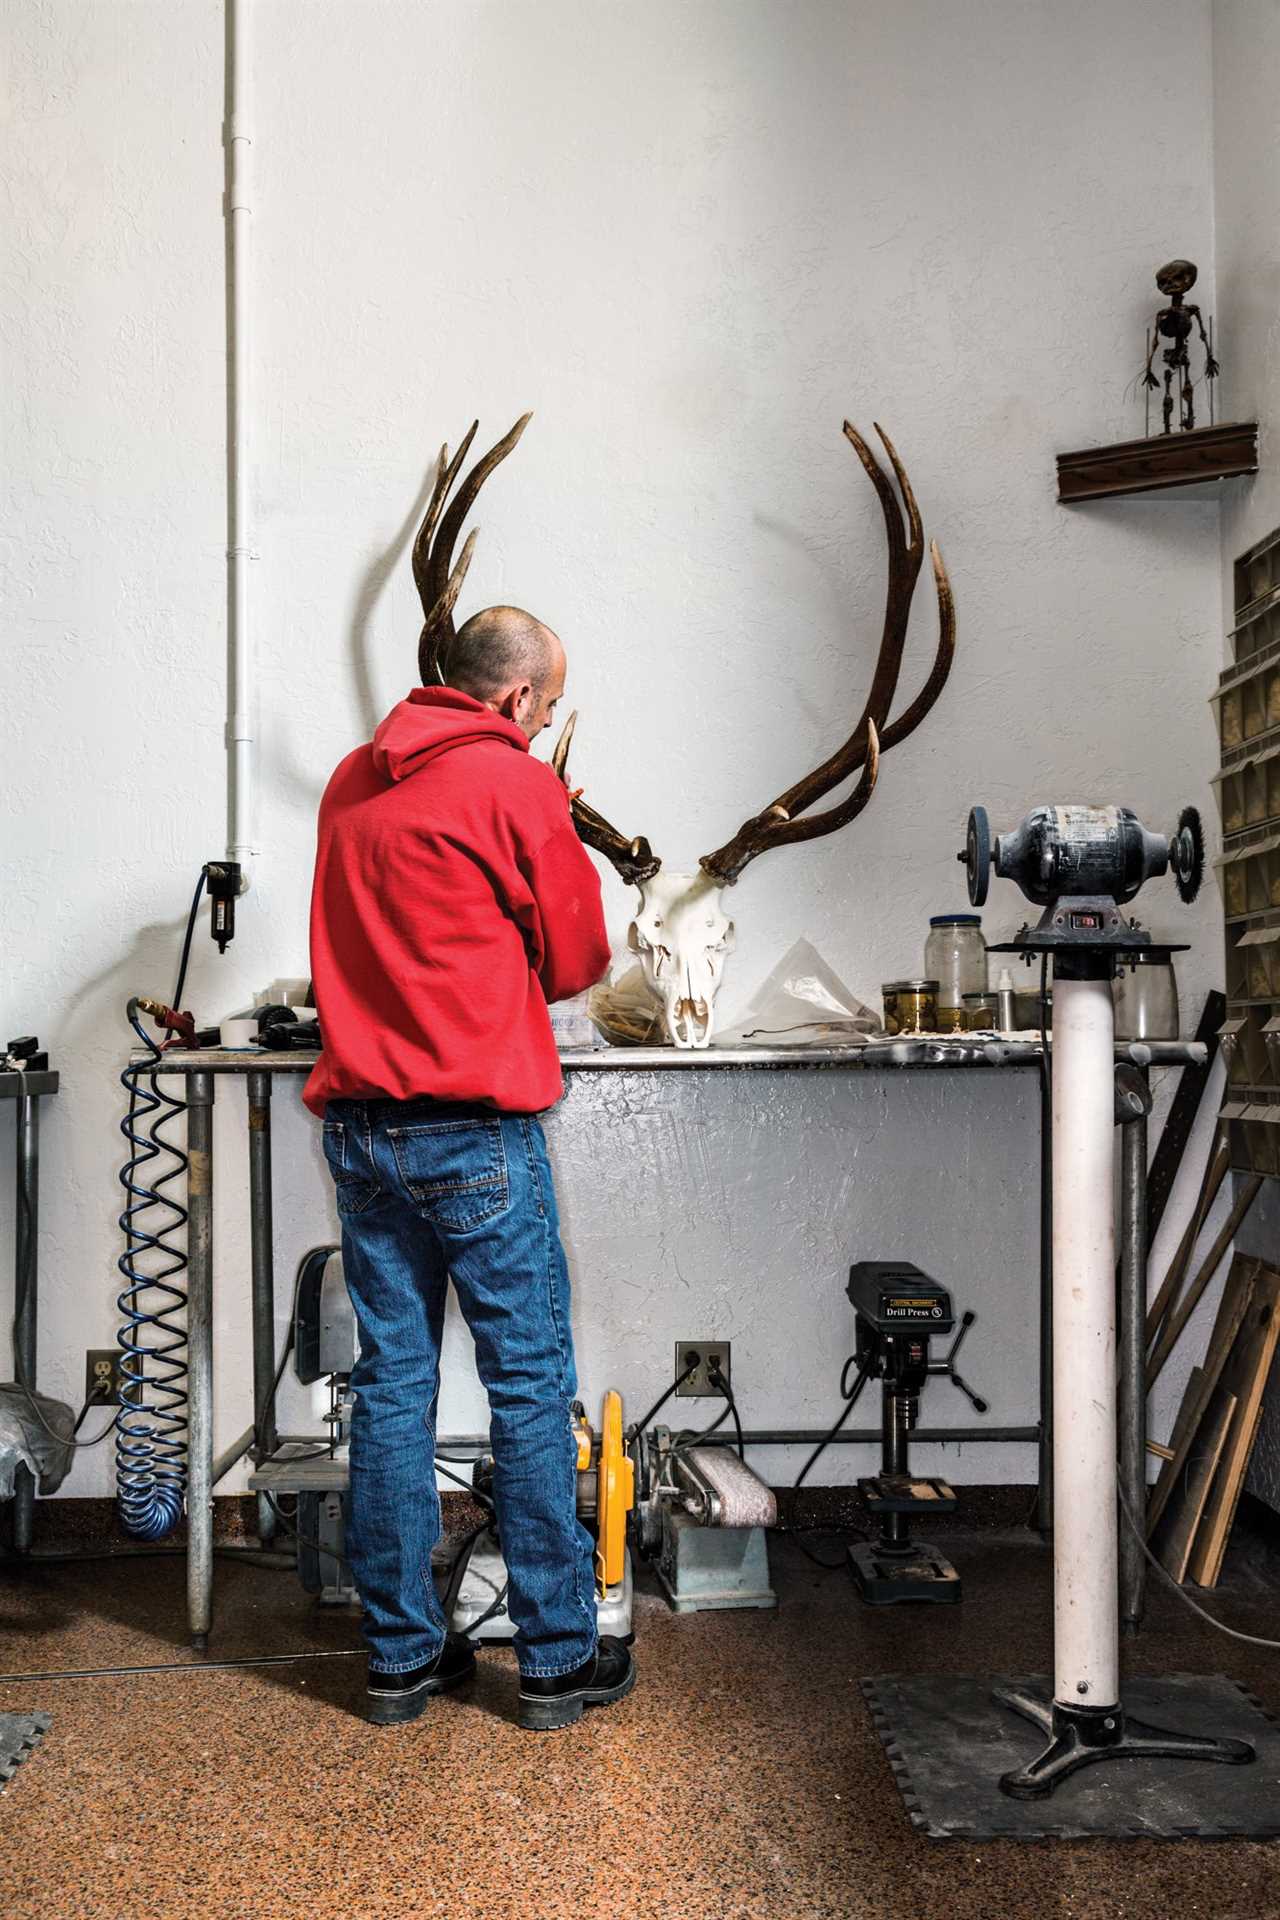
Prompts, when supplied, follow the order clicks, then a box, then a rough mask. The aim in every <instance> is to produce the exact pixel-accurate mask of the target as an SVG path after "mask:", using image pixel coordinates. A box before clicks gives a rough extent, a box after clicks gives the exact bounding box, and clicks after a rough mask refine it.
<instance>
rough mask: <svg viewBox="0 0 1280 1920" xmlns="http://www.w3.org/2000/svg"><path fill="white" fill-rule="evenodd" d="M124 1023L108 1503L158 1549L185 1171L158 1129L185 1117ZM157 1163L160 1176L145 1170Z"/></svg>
mask: <svg viewBox="0 0 1280 1920" xmlns="http://www.w3.org/2000/svg"><path fill="white" fill-rule="evenodd" d="M129 1024H130V1026H131V1027H132V1028H133V1030H134V1032H135V1033H136V1034H137V1035H138V1038H139V1039H140V1040H141V1041H142V1044H143V1045H144V1046H145V1047H146V1048H147V1050H148V1051H149V1052H150V1054H151V1056H152V1058H151V1060H150V1061H137V1062H131V1063H130V1064H129V1065H128V1066H127V1067H126V1068H125V1070H124V1072H123V1073H122V1074H121V1076H120V1079H121V1082H122V1084H123V1085H124V1087H125V1088H126V1090H127V1092H128V1095H129V1110H128V1113H127V1114H126V1116H125V1118H124V1119H123V1120H122V1121H121V1123H120V1131H121V1132H122V1133H123V1135H124V1137H125V1139H126V1140H127V1141H128V1142H129V1149H130V1152H129V1158H128V1160H127V1161H126V1162H125V1164H124V1166H123V1167H122V1168H121V1170H120V1184H121V1186H122V1187H123V1188H124V1190H125V1192H126V1194H127V1195H128V1200H127V1202H126V1205H125V1209H124V1212H123V1213H122V1214H121V1215H120V1226H121V1229H122V1231H123V1233H124V1239H125V1248H124V1252H123V1253H122V1254H121V1256H120V1259H119V1260H118V1262H117V1263H116V1264H117V1265H118V1267H119V1269H120V1272H121V1273H122V1274H123V1275H124V1277H125V1280H126V1283H127V1284H126V1286H125V1288H124V1291H123V1292H122V1293H121V1294H120V1295H119V1298H118V1301H117V1305H118V1306H119V1308H120V1311H121V1313H122V1314H123V1315H124V1324H123V1325H122V1326H121V1328H120V1331H119V1335H118V1338H119V1344H120V1350H121V1354H122V1356H123V1357H122V1359H121V1362H120V1373H121V1377H122V1382H123V1384H122V1386H121V1389H120V1411H119V1413H118V1414H117V1416H116V1501H117V1506H118V1509H119V1513H120V1520H121V1524H122V1525H123V1526H124V1529H125V1531H126V1532H127V1533H131V1534H132V1535H133V1536H134V1538H135V1539H137V1540H163V1539H164V1537H165V1535H166V1534H169V1533H172V1532H173V1529H174V1528H175V1527H176V1526H177V1524H178V1522H179V1520H180V1519H181V1518H182V1509H183V1504H184V1501H185V1498H186V1490H187V1411H186V1409H187V1390H186V1378H187V1363H186V1349H187V1335H186V1328H185V1326H184V1325H183V1321H182V1315H183V1313H184V1310H185V1308H186V1304H187V1295H186V1289H185V1287H183V1286H182V1285H181V1284H180V1276H181V1275H182V1274H183V1273H184V1272H185V1271H186V1265H187V1255H186V1250H185V1247H184V1246H183V1244H182V1242H181V1241H180V1240H175V1238H174V1236H175V1235H180V1234H181V1232H182V1229H183V1228H184V1227H185V1226H186V1223H187V1210H186V1208H185V1207H184V1206H183V1205H182V1204H181V1202H180V1201H179V1200H177V1199H176V1198H172V1197H170V1195H168V1194H167V1193H166V1192H165V1188H166V1187H168V1186H169V1185H170V1184H171V1183H172V1182H173V1181H175V1180H180V1179H181V1178H182V1177H183V1176H184V1175H185V1173H186V1170H187V1156H186V1154H185V1153H184V1152H183V1151H182V1149H181V1148H180V1147H178V1146H176V1145H175V1144H174V1143H173V1142H172V1141H170V1140H167V1139H166V1138H165V1137H164V1134H163V1132H162V1129H163V1128H164V1127H165V1126H166V1125H167V1124H168V1122H169V1121H171V1120H173V1119H174V1118H175V1117H176V1116H177V1115H179V1114H181V1113H185V1111H186V1102H185V1101H183V1100H175V1099H174V1098H173V1097H172V1095H170V1094H167V1093H165V1092H163V1091H162V1089H161V1087H160V1085H159V1082H158V1080H157V1078H156V1074H155V1072H154V1070H153V1069H154V1065H155V1063H156V1062H157V1061H159V1060H160V1058H161V1053H160V1049H159V1047H157V1046H156V1044H155V1042H154V1041H153V1040H152V1039H151V1037H150V1036H149V1034H148V1033H147V1032H146V1030H145V1028H144V1027H143V1026H142V1024H141V1022H140V1020H139V1018H138V1011H137V1006H136V1003H135V1002H134V1001H130V1003H129ZM154 1161H159V1162H160V1163H161V1168H162V1169H163V1170H162V1171H161V1170H157V1169H156V1168H154V1167H153V1166H152V1162H154Z"/></svg>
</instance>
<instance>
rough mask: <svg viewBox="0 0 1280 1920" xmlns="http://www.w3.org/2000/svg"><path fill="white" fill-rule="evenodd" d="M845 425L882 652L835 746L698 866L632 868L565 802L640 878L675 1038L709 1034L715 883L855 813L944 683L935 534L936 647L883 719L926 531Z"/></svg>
mask: <svg viewBox="0 0 1280 1920" xmlns="http://www.w3.org/2000/svg"><path fill="white" fill-rule="evenodd" d="M844 431H845V435H846V437H847V438H848V440H849V443H850V445H851V446H852V447H853V450H854V452H855V453H856V454H857V456H858V458H859V460H861V462H862V464H863V467H864V468H865V469H866V472H867V475H868V478H869V479H870V481H871V483H872V485H873V486H874V487H875V490H876V492H877V494H878V495H879V497H880V505H881V508H882V509H883V512H884V524H885V532H886V534H887V536H888V541H889V582H888V588H887V591H886V595H885V612H884V632H883V635H882V637H881V641H880V652H879V656H878V658H877V660H876V668H875V672H874V674H873V675H872V678H871V690H870V692H869V693H868V695H867V699H866V704H865V706H864V707H863V709H862V712H861V714H860V715H859V717H858V721H857V724H856V726H855V727H854V729H853V732H852V733H851V734H850V735H849V737H848V739H847V740H846V741H845V743H844V745H843V746H842V747H840V748H839V749H838V750H837V751H836V752H835V753H833V754H832V755H831V757H830V759H828V760H824V761H823V763H822V765H821V766H819V767H815V768H814V770H813V772H812V773H808V774H806V775H805V777H804V778H803V779H802V780H797V782H796V783H795V785H794V786H792V787H788V788H787V791H786V792H785V793H781V794H779V795H778V798H777V799H776V800H774V801H772V802H771V804H770V805H769V806H767V807H765V809H764V810H763V812H761V813H757V814H753V815H752V816H751V818H750V819H749V820H744V821H743V823H742V825H741V826H740V827H739V829H738V831H737V833H736V834H735V835H734V836H733V838H732V840H729V841H727V842H726V843H725V845H724V846H723V847H719V848H717V850H716V851H715V852H714V853H706V854H703V856H702V859H701V860H700V862H699V871H698V872H697V873H663V872H660V871H659V863H658V861H657V860H652V859H651V860H650V861H649V865H648V870H647V872H645V873H641V872H639V871H637V868H636V863H635V859H634V854H633V853H631V851H630V850H631V849H634V848H635V847H643V848H644V850H645V854H646V856H648V852H649V849H648V842H647V841H643V840H641V841H631V842H628V841H627V840H626V839H625V837H624V836H623V835H622V834H620V833H618V832H616V830H615V829H614V828H612V827H611V826H610V825H609V823H608V822H607V821H606V820H604V819H603V818H602V817H601V815H600V814H598V813H596V812H595V811H594V809H591V808H587V807H586V806H585V805H584V803H583V802H582V801H581V800H575V801H574V803H573V805H574V819H575V821H576V822H577V827H578V832H579V833H580V834H581V836H582V838H583V839H584V840H585V841H587V843H588V845H590V846H594V847H598V848H599V850H600V851H601V852H602V853H603V854H605V855H606V856H607V858H608V859H610V860H612V861H613V864H614V866H615V867H616V868H617V870H618V872H619V873H620V874H621V875H622V878H623V879H624V880H626V881H628V882H630V883H632V884H634V885H636V886H638V887H639V889H640V911H639V912H638V913H637V915H636V917H635V919H634V920H633V921H632V923H631V928H630V933H629V941H630V945H631V948H632V950H633V952H637V953H638V954H639V955H640V958H641V962H642V964H643V966H644V971H645V977H646V979H647V980H648V982H649V985H650V987H651V989H652V990H653V991H654V992H655V993H656V994H657V996H658V997H659V999H660V1000H661V1001H662V1003H663V1008H664V1012H665V1015H666V1023H667V1031H668V1032H669V1034H670V1035H671V1038H672V1040H673V1041H674V1042H675V1044H676V1046H678V1047H705V1046H707V1045H708V1043H709V1042H710V1039H711V1032H712V1026H713V1022H714V1012H713V1008H714V1002H715V995H716V990H717V988H718V987H719V985H720V978H721V975H722V973H723V971H724V961H725V955H726V954H727V953H729V952H730V951H731V950H732V946H733V935H734V927H733V921H732V920H731V919H730V918H729V915H728V913H727V912H726V910H725V906H724V901H723V897H722V895H723V889H724V888H725V887H728V886H732V885H733V883H734V882H735V881H736V880H737V879H738V876H739V875H740V874H741V873H742V871H743V869H744V868H745V867H746V866H747V864H748V862H749V861H751V860H754V859H755V858H756V856H757V854H761V853H765V852H767V851H768V849H769V848H770V847H784V846H788V845H790V844H792V843H793V842H794V841H797V840H816V839H817V838H818V837H819V836H820V835H822V834H826V833H835V832H836V831H837V829H838V828H840V827H844V826H848V824H849V822H850V821H851V820H855V819H856V818H857V816H858V815H859V814H860V813H861V812H862V809H863V808H864V807H865V806H866V804H867V802H868V800H870V798H871V795H872V793H873V792H874V790H875V784H876V776H877V774H878V773H879V770H880V757H881V755H882V754H884V753H887V752H888V750H889V748H890V747H896V746H897V744H898V742H899V741H900V740H905V739H906V737H907V735H908V734H909V733H914V731H915V729H916V728H917V727H918V726H919V725H920V722H921V721H922V720H923V719H924V717H925V715H926V714H927V713H928V712H929V710H930V708H931V707H932V706H933V705H934V702H935V701H936V700H937V698H938V695H939V694H940V693H941V692H942V689H943V687H944V686H945V685H946V681H947V675H948V674H949V673H950V671H951V662H952V659H953V657H954V654H955V633H956V621H955V604H954V601H953V600H952V597H951V583H950V581H949V580H948V579H947V570H946V568H945V567H944V566H943V564H942V555H941V554H940V553H939V551H938V547H937V543H936V542H931V543H930V546H929V557H930V560H931V561H932V564H933V577H934V584H935V587H936V589H937V595H938V624H939V634H938V649H937V652H936V654H935V655H934V661H933V667H932V669H931V671H930V673H929V677H928V679H927V680H926V681H925V683H924V686H923V687H922V688H921V689H920V692H919V693H918V694H917V695H916V697H915V699H914V700H913V701H912V702H911V704H910V706H909V707H907V709H906V710H905V712H903V713H902V714H900V715H899V716H898V718H897V719H896V720H891V719H890V718H889V711H890V708H891V707H892V705H893V698H894V695H895V693H896V692H897V689H898V675H899V673H900V671H901V668H902V654H903V649H904V647H905V645H906V639H907V621H908V618H909V616H910V613H911V599H912V595H913V594H914V592H915V586H916V580H917V578H918V576H919V573H920V566H921V563H922V561H923V559H924V535H923V532H922V529H921V523H920V510H919V508H918V507H917V506H916V499H915V495H914V493H913V492H912V490H911V482H910V481H909V480H908V478H907V475H906V470H905V468H904V467H903V465H902V462H901V461H900V460H899V458H898V455H897V452H896V451H895V449H894V446H893V442H892V441H891V440H890V438H889V436H888V434H887V433H885V431H884V429H883V428H882V427H880V426H877V427H876V432H877V433H878V434H879V435H880V438H881V440H882V442H883V443H884V450H885V452H886V453H887V454H888V456H889V462H890V465H891V466H892V468H893V471H894V473H895V475H896V476H897V481H898V487H899V490H900V492H901V494H902V506H901V507H900V506H899V504H898V499H897V495H896V494H895V493H894V490H893V486H892V484H891V482H890V480H889V477H888V475H887V474H886V473H885V472H884V470H883V469H882V468H881V466H880V464H879V462H878V461H877V459H876V457H875V455H874V454H873V453H872V451H871V449H870V447H869V446H868V445H867V443H866V441H865V440H864V439H863V438H862V436H861V435H860V434H859V433H858V432H857V431H856V430H855V428H853V427H851V426H850V424H849V422H848V421H847V420H846V421H845V423H844ZM904 508H905V513H906V521H905V527H904V522H903V509H904ZM576 719H577V715H576V714H572V715H570V718H569V721H568V724H567V725H566V727H565V730H564V733H563V734H562V736H561V739H560V743H559V745H558V747H557V748H556V754H555V767H556V771H557V772H558V773H559V775H560V777H561V779H562V780H564V781H565V782H566V784H567V782H568V749H569V741H570V739H571V738H572V735H573V727H574V722H575V721H576ZM855 774H859V775H860V777H859V779H858V781H857V783H856V785H855V786H854V788H853V790H852V792H851V793H849V794H848V795H847V796H846V798H845V799H844V800H842V801H840V802H839V803H838V804H837V805H836V806H834V807H828V808H827V809H826V810H825V811H824V812H822V813H810V812H808V809H809V808H810V807H812V806H813V804H814V802H815V801H817V800H821V799H822V798H823V797H824V795H826V794H828V793H830V792H831V791H832V789H833V788H835V787H838V786H840V785H841V784H842V782H844V781H845V780H848V779H852V778H853V776H854V775H855ZM588 816H589V817H588ZM621 849H626V850H627V851H625V852H622V851H620V850H621Z"/></svg>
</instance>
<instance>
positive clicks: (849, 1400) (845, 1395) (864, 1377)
mask: <svg viewBox="0 0 1280 1920" xmlns="http://www.w3.org/2000/svg"><path fill="white" fill-rule="evenodd" d="M856 1361H857V1355H856V1354H850V1355H849V1358H848V1359H847V1360H846V1361H845V1363H844V1365H843V1367H841V1369H840V1397H841V1399H842V1400H843V1401H844V1406H843V1407H842V1408H841V1411H840V1418H839V1419H838V1420H837V1421H835V1423H834V1424H833V1426H832V1427H831V1428H830V1430H829V1431H828V1432H827V1433H826V1434H824V1435H823V1437H822V1439H821V1440H819V1442H818V1444H817V1446H816V1447H815V1448H814V1450H813V1452H812V1453H811V1454H810V1455H809V1458H808V1459H807V1460H806V1461H805V1463H804V1465H803V1466H802V1467H801V1469H800V1471H799V1473H798V1474H797V1475H796V1477H795V1480H794V1482H793V1483H792V1485H793V1490H798V1489H799V1488H800V1487H802V1486H803V1485H804V1482H805V1480H806V1479H807V1478H808V1475H809V1472H810V1469H811V1468H812V1467H813V1465H814V1463H815V1461H816V1460H817V1459H818V1456H819V1455H820V1454H821V1453H822V1452H823V1450H824V1449H825V1448H826V1447H829V1446H830V1445H831V1442H832V1441H833V1440H834V1439H835V1437H836V1435H837V1434H838V1433H839V1431H840V1429H841V1428H842V1427H843V1425H844V1423H845V1421H846V1420H847V1419H848V1418H849V1415H850V1414H851V1413H852V1412H853V1410H854V1408H855V1407H856V1406H857V1404H858V1398H859V1395H860V1394H861V1392H862V1389H863V1388H864V1387H865V1386H866V1384H867V1381H868V1380H869V1378H870V1377H871V1376H870V1373H869V1370H868V1369H867V1368H866V1367H859V1369H858V1376H857V1379H856V1380H855V1381H854V1383H853V1385H852V1387H850V1386H849V1385H848V1380H849V1369H850V1367H852V1366H854V1365H855V1364H856ZM777 1531H779V1532H785V1537H786V1538H787V1539H788V1540H794V1541H795V1543H796V1545H797V1546H798V1547H799V1549H800V1551H801V1553H802V1554H803V1555H804V1557H805V1559H806V1560H811V1561H812V1562H813V1564H814V1566H815V1567H821V1568H822V1569H823V1571H824V1572H826V1573H837V1572H839V1570H840V1569H841V1568H842V1567H843V1566H844V1564H845V1561H844V1558H843V1556H842V1557H841V1558H840V1559H839V1560H824V1559H823V1557H822V1555H821V1554H819V1553H815V1552H814V1551H813V1549H812V1548H811V1547H809V1546H806V1544H805V1538H804V1536H805V1535H806V1534H807V1533H822V1534H825V1536H826V1537H827V1538H828V1539H839V1538H840V1535H839V1534H838V1533H836V1532H835V1531H833V1530H832V1529H831V1528H828V1527H788V1528H786V1529H782V1528H779V1529H777Z"/></svg>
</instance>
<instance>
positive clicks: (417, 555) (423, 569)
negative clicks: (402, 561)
mask: <svg viewBox="0 0 1280 1920" xmlns="http://www.w3.org/2000/svg"><path fill="white" fill-rule="evenodd" d="M479 425H480V422H479V421H478V420H473V421H472V422H471V427H470V431H469V432H468V433H466V434H465V435H464V436H463V441H462V445H461V446H460V447H459V448H458V451H457V452H456V453H455V454H454V456H453V459H452V460H450V458H449V448H448V446H447V444H446V445H445V446H443V447H441V449H440V454H439V457H438V459H437V460H436V477H435V481H434V484H433V486H432V489H431V498H430V500H428V502H427V510H426V512H425V513H424V514H423V516H422V525H421V526H420V527H419V528H418V533H417V538H416V539H415V540H414V543H413V578H414V584H415V585H416V587H417V589H418V597H419V599H420V600H421V601H422V611H423V613H424V614H426V613H429V612H430V610H431V602H432V599H433V598H434V596H433V595H432V593H431V590H430V588H429V586H428V584H427V568H428V566H429V564H430V560H431V536H432V535H433V534H434V532H435V530H436V522H437V520H439V518H440V515H441V512H442V511H443V509H444V503H445V501H446V500H447V499H448V498H449V495H450V493H451V492H452V491H453V483H454V481H455V480H456V479H457V477H458V469H459V468H460V467H461V465H462V463H463V461H464V460H465V459H466V457H467V452H468V450H469V448H470V446H471V442H472V441H473V440H474V439H475V437H476V429H477V428H478V427H479Z"/></svg>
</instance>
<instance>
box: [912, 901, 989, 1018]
mask: <svg viewBox="0 0 1280 1920" xmlns="http://www.w3.org/2000/svg"><path fill="white" fill-rule="evenodd" d="M924 970H925V972H926V973H927V974H928V975H929V977H930V978H931V979H934V980H936V981H937V982H938V1031H939V1032H940V1033H962V1032H963V1031H964V1029H965V1011H964V996H965V995H966V993H985V992H986V991H987V943H986V941H985V940H984V939H983V937H982V922H981V920H980V919H979V917H978V915H977V914H976V913H939V914H935V915H934V917H933V918H932V919H931V920H930V922H929V938H928V939H927V940H926V941H925V947H924Z"/></svg>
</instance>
